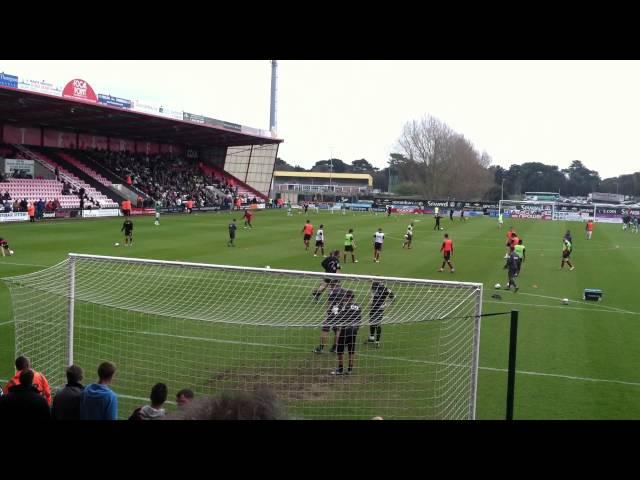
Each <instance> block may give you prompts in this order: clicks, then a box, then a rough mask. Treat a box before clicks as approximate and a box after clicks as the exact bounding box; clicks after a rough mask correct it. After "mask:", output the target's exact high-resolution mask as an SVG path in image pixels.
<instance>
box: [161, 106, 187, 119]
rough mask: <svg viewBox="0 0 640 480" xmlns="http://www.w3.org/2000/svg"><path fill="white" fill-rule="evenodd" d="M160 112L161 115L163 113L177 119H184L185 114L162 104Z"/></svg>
mask: <svg viewBox="0 0 640 480" xmlns="http://www.w3.org/2000/svg"><path fill="white" fill-rule="evenodd" d="M158 113H159V114H160V115H162V116H163V117H168V118H173V119H176V120H183V119H184V114H183V113H182V111H178V110H173V109H171V108H167V107H165V106H160V109H159V111H158Z"/></svg>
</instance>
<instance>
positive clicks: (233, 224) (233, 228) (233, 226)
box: [227, 218, 238, 247]
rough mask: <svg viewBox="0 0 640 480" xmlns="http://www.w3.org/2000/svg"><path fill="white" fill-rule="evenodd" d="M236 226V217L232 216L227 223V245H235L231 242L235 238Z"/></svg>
mask: <svg viewBox="0 0 640 480" xmlns="http://www.w3.org/2000/svg"><path fill="white" fill-rule="evenodd" d="M237 229H238V226H237V225H236V219H235V218H234V219H233V220H232V221H231V223H230V224H229V241H228V242H227V247H235V244H234V243H233V242H234V241H235V240H236V230H237Z"/></svg>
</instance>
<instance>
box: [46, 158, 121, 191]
mask: <svg viewBox="0 0 640 480" xmlns="http://www.w3.org/2000/svg"><path fill="white" fill-rule="evenodd" d="M58 155H60V156H61V157H62V159H63V160H66V161H67V162H69V163H70V164H71V165H73V166H74V167H76V168H77V169H78V170H80V171H82V172H84V173H86V174H87V175H89V176H90V177H92V178H95V179H96V180H97V181H98V182H100V183H101V184H102V185H104V186H105V187H111V186H112V185H113V183H112V182H111V181H110V180H108V179H107V178H104V177H103V176H102V175H100V174H99V173H98V172H96V171H95V170H93V169H91V168H90V167H88V166H87V165H85V164H84V163H82V162H81V161H80V160H78V159H77V158H75V157H73V156H71V155H70V154H68V153H64V152H62V151H61V152H59V153H58Z"/></svg>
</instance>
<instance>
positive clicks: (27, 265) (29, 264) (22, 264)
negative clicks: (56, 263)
mask: <svg viewBox="0 0 640 480" xmlns="http://www.w3.org/2000/svg"><path fill="white" fill-rule="evenodd" d="M0 265H20V266H23V267H52V266H53V265H40V264H38V263H16V262H2V261H0Z"/></svg>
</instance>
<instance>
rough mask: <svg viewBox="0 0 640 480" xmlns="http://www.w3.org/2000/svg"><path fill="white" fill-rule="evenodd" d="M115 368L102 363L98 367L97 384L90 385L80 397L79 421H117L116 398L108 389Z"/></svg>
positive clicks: (111, 364) (108, 363)
mask: <svg viewBox="0 0 640 480" xmlns="http://www.w3.org/2000/svg"><path fill="white" fill-rule="evenodd" d="M115 373H116V366H115V365H114V364H113V363H111V362H103V363H101V364H100V366H99V367H98V378H99V380H98V383H92V384H91V385H89V386H88V387H86V388H85V389H84V391H83V392H82V396H81V397H80V419H82V420H117V418H118V397H116V394H115V393H113V390H111V389H110V388H109V385H110V384H111V381H112V379H113V375H114V374H115Z"/></svg>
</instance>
